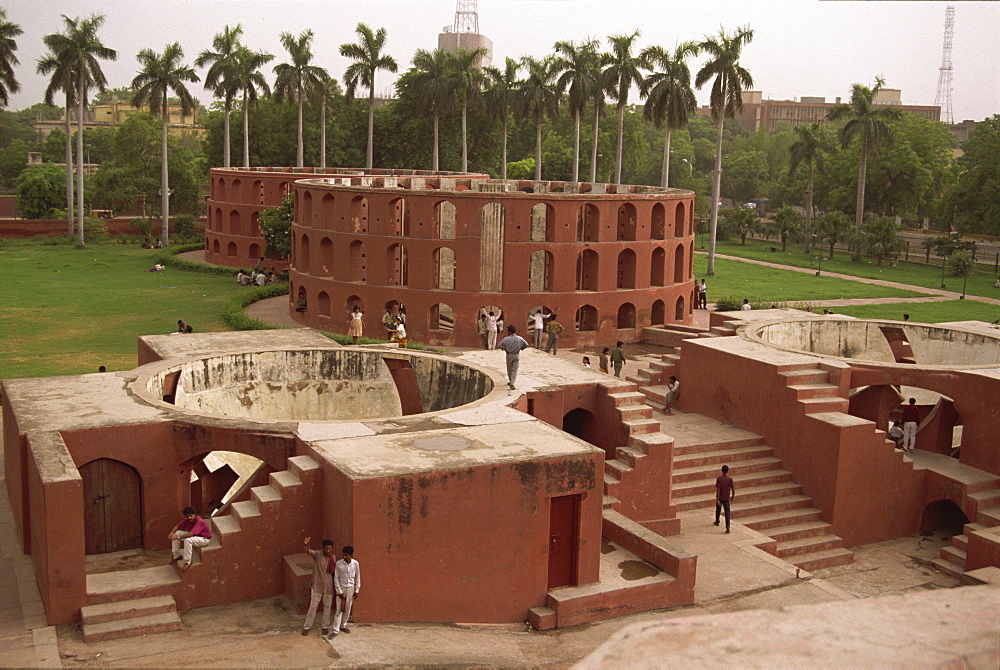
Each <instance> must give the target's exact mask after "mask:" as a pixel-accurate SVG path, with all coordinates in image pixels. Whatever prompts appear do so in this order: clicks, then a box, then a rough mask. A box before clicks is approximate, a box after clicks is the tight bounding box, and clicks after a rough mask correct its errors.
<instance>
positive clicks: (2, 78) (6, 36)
mask: <svg viewBox="0 0 1000 670" xmlns="http://www.w3.org/2000/svg"><path fill="white" fill-rule="evenodd" d="M23 32H24V31H23V30H21V26H19V25H17V24H16V23H14V22H12V21H8V20H7V10H6V9H4V8H3V7H0V106H3V107H6V106H7V105H9V104H10V94H11V93H17V92H18V91H20V90H21V85H20V84H19V83H18V82H17V77H15V76H14V66H15V65H17V64H18V63H19V62H20V61H18V60H17V55H16V54H15V52H16V51H17V40H15V39H14V38H15V37H17V36H18V35H20V34H21V33H23Z"/></svg>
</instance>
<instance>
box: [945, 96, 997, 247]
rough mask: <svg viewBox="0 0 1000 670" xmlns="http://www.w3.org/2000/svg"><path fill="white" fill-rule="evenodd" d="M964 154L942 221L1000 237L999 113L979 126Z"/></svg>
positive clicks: (963, 147)
mask: <svg viewBox="0 0 1000 670" xmlns="http://www.w3.org/2000/svg"><path fill="white" fill-rule="evenodd" d="M962 151H963V152H964V154H963V155H962V156H961V157H960V158H959V159H958V160H957V161H956V165H955V168H954V170H955V176H954V180H953V183H952V185H951V186H950V188H948V190H947V194H946V195H945V198H944V200H943V202H942V203H941V206H940V215H939V218H940V220H941V221H942V222H943V223H945V224H952V225H954V226H955V227H956V228H957V229H960V230H964V231H969V232H978V233H985V234H987V235H1000V207H998V206H997V203H1000V114H994V115H993V116H991V117H990V118H988V119H985V120H983V121H981V122H979V123H977V124H976V128H975V130H973V131H972V134H971V135H969V139H968V140H967V141H966V142H965V144H964V145H962Z"/></svg>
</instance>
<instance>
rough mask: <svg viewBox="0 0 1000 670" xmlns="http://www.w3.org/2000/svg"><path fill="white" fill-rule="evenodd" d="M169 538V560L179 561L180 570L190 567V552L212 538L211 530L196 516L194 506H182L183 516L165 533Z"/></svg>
mask: <svg viewBox="0 0 1000 670" xmlns="http://www.w3.org/2000/svg"><path fill="white" fill-rule="evenodd" d="M167 539H168V540H170V555H171V556H172V558H171V559H170V562H171V563H173V562H174V561H176V560H180V562H181V570H187V569H188V568H190V567H191V552H192V551H193V550H194V548H195V547H204V546H205V545H206V544H208V541H209V540H211V539H212V531H211V529H210V528H209V527H208V524H207V523H205V520H204V519H202V518H201V517H200V516H198V513H197V511H196V510H195V508H194V507H185V508H184V518H183V519H182V520H181V522H180V523H178V524H177V525H176V526H174V527H173V529H171V531H170V533H169V534H168V535H167Z"/></svg>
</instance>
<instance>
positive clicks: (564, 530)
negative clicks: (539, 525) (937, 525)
mask: <svg viewBox="0 0 1000 670" xmlns="http://www.w3.org/2000/svg"><path fill="white" fill-rule="evenodd" d="M549 504H550V508H549V588H550V589H551V588H553V587H556V586H567V585H571V584H576V554H577V545H578V544H579V523H578V516H579V508H580V496H579V495H572V496H558V497H556V498H552V499H550V501H549Z"/></svg>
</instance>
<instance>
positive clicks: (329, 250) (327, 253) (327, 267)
mask: <svg viewBox="0 0 1000 670" xmlns="http://www.w3.org/2000/svg"><path fill="white" fill-rule="evenodd" d="M319 262H320V266H321V267H320V272H317V273H316V274H321V275H325V276H330V275H331V274H333V268H334V267H335V263H336V260H335V258H334V255H333V240H331V239H330V238H329V237H324V238H323V239H322V240H320V242H319Z"/></svg>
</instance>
